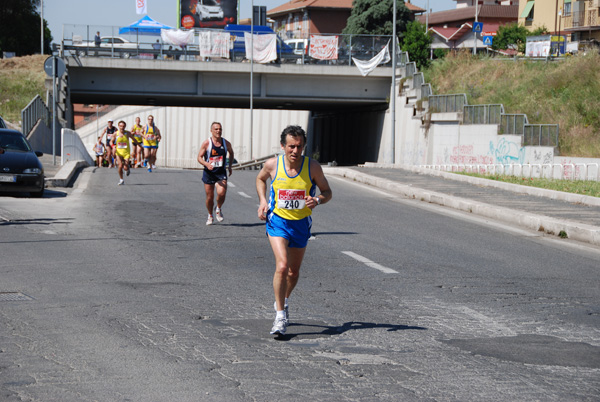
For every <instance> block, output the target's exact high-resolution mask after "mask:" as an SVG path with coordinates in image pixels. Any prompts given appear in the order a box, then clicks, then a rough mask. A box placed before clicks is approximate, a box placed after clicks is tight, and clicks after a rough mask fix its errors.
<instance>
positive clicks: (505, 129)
mask: <svg viewBox="0 0 600 402" xmlns="http://www.w3.org/2000/svg"><path fill="white" fill-rule="evenodd" d="M526 124H529V120H528V119H527V115H526V114H511V113H506V114H503V115H501V116H500V127H499V128H498V134H515V135H523V134H524V133H525V125H526Z"/></svg>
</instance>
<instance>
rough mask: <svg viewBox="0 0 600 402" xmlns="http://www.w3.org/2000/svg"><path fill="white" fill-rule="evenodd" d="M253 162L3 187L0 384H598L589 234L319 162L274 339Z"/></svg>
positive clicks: (43, 388)
mask: <svg viewBox="0 0 600 402" xmlns="http://www.w3.org/2000/svg"><path fill="white" fill-rule="evenodd" d="M255 177H256V172H252V171H242V172H234V175H233V176H232V177H231V184H232V185H231V186H230V188H229V193H228V198H227V201H226V204H225V207H224V209H223V212H224V214H225V218H226V220H225V221H224V222H223V223H221V224H215V225H213V226H211V227H207V226H205V224H204V223H205V220H206V213H205V209H204V195H203V190H202V183H201V180H200V173H199V172H194V171H179V170H165V169H157V170H156V171H155V172H153V173H147V172H146V171H145V170H141V169H138V170H135V171H134V172H133V174H132V175H131V176H130V177H129V178H127V179H126V185H125V186H117V185H116V183H117V181H118V177H117V174H116V172H115V171H114V170H108V169H102V170H95V171H94V170H93V169H88V170H86V171H85V172H84V173H82V174H81V175H80V177H79V179H78V180H77V186H78V187H76V188H74V189H66V190H54V191H48V193H47V194H46V198H44V199H41V200H33V199H31V200H30V199H25V198H11V197H4V196H0V217H2V218H4V219H0V255H2V258H1V259H0V400H3V401H4V400H6V401H16V400H40V401H82V400H85V401H87V400H98V401H124V400H129V401H204V400H207V401H249V400H252V401H266V400H287V401H306V400H310V401H325V400H327V401H331V400H335V401H338V400H342V401H380V400H394V401H399V400H402V401H467V400H469V401H508V400H510V401H531V400H543V401H565V400H569V401H593V400H594V401H595V400H600V286H599V281H598V271H599V266H600V250H598V248H593V247H589V246H584V245H579V244H577V243H575V242H571V241H568V240H567V241H557V240H552V239H550V238H547V237H544V236H542V235H541V234H539V233H534V232H527V231H523V230H520V229H513V228H510V227H507V226H505V225H502V224H498V223H494V222H489V221H485V220H484V219H479V218H476V217H472V216H469V215H467V214H462V213H460V212H456V211H451V210H447V209H444V208H441V207H435V206H431V205H428V204H424V203H422V202H420V201H417V200H405V199H402V198H400V197H397V196H394V195H393V194H388V193H384V192H381V191H378V190H374V189H370V188H368V187H365V186H360V185H357V184H355V183H353V182H348V181H343V180H340V179H336V178H330V184H331V186H332V188H333V191H334V198H333V200H332V201H331V202H330V203H329V204H327V205H323V206H319V207H318V208H317V209H316V210H315V214H314V215H313V216H314V224H313V233H314V235H315V238H314V239H313V240H311V241H310V243H309V246H308V251H307V254H306V257H305V260H304V264H303V268H302V269H301V278H300V282H299V285H298V287H297V289H296V291H295V293H294V294H293V296H292V299H291V301H290V318H291V322H292V325H291V326H290V327H289V328H288V334H286V336H285V337H282V338H278V339H275V338H273V337H272V336H271V335H269V330H270V327H271V323H272V320H273V318H274V311H273V300H274V299H273V294H272V286H271V280H272V275H273V269H274V259H273V256H272V252H271V250H270V248H269V246H268V242H267V239H266V237H265V235H264V226H263V224H262V223H261V222H260V221H259V220H258V219H257V217H256V210H257V197H256V195H255V189H254V179H255ZM11 299H13V300H11ZM14 299H16V300H14Z"/></svg>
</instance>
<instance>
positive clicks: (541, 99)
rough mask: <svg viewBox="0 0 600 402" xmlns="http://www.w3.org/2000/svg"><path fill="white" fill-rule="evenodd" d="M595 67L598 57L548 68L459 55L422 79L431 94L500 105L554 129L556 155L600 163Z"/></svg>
mask: <svg viewBox="0 0 600 402" xmlns="http://www.w3.org/2000/svg"><path fill="white" fill-rule="evenodd" d="M599 66H600V55H598V54H597V53H595V54H589V55H586V56H575V57H569V58H567V59H566V60H564V61H559V62H551V63H545V62H532V61H517V62H515V61H500V60H494V59H487V58H483V59H474V58H472V57H471V55H470V54H467V53H459V54H457V55H454V56H448V57H446V58H445V59H442V60H439V61H436V62H435V63H434V64H433V65H432V67H431V68H429V69H428V70H427V71H424V74H425V79H426V81H427V82H430V83H431V85H432V87H433V91H434V93H435V94H453V93H466V94H467V98H468V100H469V103H470V104H486V103H502V104H504V108H505V110H506V112H507V113H525V114H527V116H528V118H529V122H530V123H535V124H538V123H541V124H555V123H558V124H559V125H560V136H559V142H560V152H561V155H568V156H579V157H591V158H600V102H599V101H598V98H599V97H600V68H599Z"/></svg>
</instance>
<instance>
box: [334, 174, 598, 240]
mask: <svg viewBox="0 0 600 402" xmlns="http://www.w3.org/2000/svg"><path fill="white" fill-rule="evenodd" d="M323 170H324V171H325V173H326V174H331V175H336V176H342V177H347V178H349V179H352V180H355V181H357V182H361V183H365V184H369V185H372V186H375V187H379V188H383V189H386V190H389V191H392V192H395V193H399V194H402V195H404V196H406V197H408V198H415V199H420V200H422V201H426V202H431V203H435V204H439V205H444V206H447V207H450V208H454V209H459V210H462V211H466V212H470V213H473V214H476V215H481V216H485V217H488V218H492V219H496V220H501V221H504V222H508V223H512V224H514V225H515V226H520V227H525V228H528V229H531V230H538V231H543V232H546V233H548V234H550V235H556V236H558V235H559V234H560V233H561V231H562V232H564V233H566V235H567V236H568V237H569V238H571V239H574V240H578V241H581V242H586V243H591V244H594V245H597V246H600V198H596V197H586V196H577V195H573V194H568V193H563V192H560V191H552V190H542V191H540V189H533V188H529V187H528V188H527V189H526V190H523V187H526V186H520V185H516V184H509V183H498V182H495V181H493V180H487V179H478V180H470V179H471V178H469V179H467V178H466V177H465V176H462V175H457V174H452V173H443V174H442V172H438V171H431V170H426V169H420V168H413V167H406V168H398V167H393V168H392V167H369V166H367V167H333V168H332V167H323ZM467 180H468V181H467ZM469 181H470V182H469ZM474 183H477V184H474ZM492 186H494V187H492ZM516 191H527V192H529V193H530V194H522V193H519V192H516ZM533 194H535V195H533ZM567 200H568V201H567ZM583 203H587V204H589V205H586V204H583Z"/></svg>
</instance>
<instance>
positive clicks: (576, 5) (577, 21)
mask: <svg viewBox="0 0 600 402" xmlns="http://www.w3.org/2000/svg"><path fill="white" fill-rule="evenodd" d="M559 1H560V2H561V3H563V0H559ZM559 7H560V6H559ZM559 15H561V18H560V20H561V21H560V22H559V24H560V26H561V28H562V30H563V33H569V34H571V40H572V41H577V42H579V41H595V42H596V43H598V41H600V0H588V1H573V2H571V1H570V0H564V3H563V4H562V12H561V13H560V14H559Z"/></svg>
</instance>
